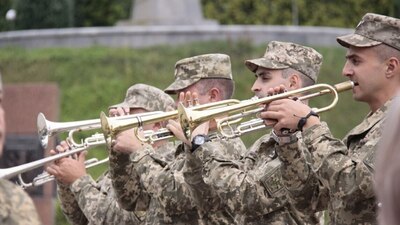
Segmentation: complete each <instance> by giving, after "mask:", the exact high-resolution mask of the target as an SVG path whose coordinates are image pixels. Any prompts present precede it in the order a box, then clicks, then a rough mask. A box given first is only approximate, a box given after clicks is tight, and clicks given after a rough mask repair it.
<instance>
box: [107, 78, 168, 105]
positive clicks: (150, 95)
mask: <svg viewBox="0 0 400 225" xmlns="http://www.w3.org/2000/svg"><path fill="white" fill-rule="evenodd" d="M118 106H125V107H129V108H143V109H145V110H147V111H149V112H153V111H170V110H173V109H174V108H175V102H174V100H173V99H172V98H171V97H170V96H169V95H167V94H165V93H164V92H163V91H162V90H160V89H158V88H155V87H153V86H150V85H146V84H135V85H133V86H131V87H130V88H129V89H128V90H127V92H126V96H125V100H124V101H123V102H122V103H120V104H117V105H114V106H111V107H118Z"/></svg>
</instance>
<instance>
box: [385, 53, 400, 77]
mask: <svg viewBox="0 0 400 225" xmlns="http://www.w3.org/2000/svg"><path fill="white" fill-rule="evenodd" d="M399 66H400V62H399V59H398V58H396V57H391V58H389V59H388V60H387V62H386V71H385V75H386V77H387V78H391V77H393V76H394V75H395V74H399V72H400V67H399Z"/></svg>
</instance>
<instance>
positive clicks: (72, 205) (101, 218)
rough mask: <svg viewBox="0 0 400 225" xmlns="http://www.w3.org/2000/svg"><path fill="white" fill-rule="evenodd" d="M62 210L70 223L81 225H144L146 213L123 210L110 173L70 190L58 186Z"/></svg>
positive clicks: (83, 179) (87, 178)
mask: <svg viewBox="0 0 400 225" xmlns="http://www.w3.org/2000/svg"><path fill="white" fill-rule="evenodd" d="M58 196H59V198H60V201H61V208H62V211H63V213H64V215H65V216H66V217H67V218H68V220H69V222H70V223H72V224H75V225H78V224H96V225H97V224H142V223H141V221H142V220H144V213H145V209H142V210H140V209H138V210H136V211H135V212H128V211H125V210H123V209H122V208H120V207H119V205H118V204H117V201H116V198H115V193H114V191H113V189H112V185H111V179H110V177H109V174H108V172H106V173H104V174H103V175H102V176H101V177H99V179H98V180H97V182H96V181H94V180H93V179H92V178H91V177H90V176H89V175H85V176H83V177H81V178H79V179H77V180H76V181H75V182H74V183H72V184H71V185H70V186H69V187H68V186H66V185H62V184H59V185H58Z"/></svg>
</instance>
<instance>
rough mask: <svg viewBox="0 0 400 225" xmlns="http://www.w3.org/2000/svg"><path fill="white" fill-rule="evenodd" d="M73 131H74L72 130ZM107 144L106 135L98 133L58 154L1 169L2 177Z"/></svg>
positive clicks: (10, 176)
mask: <svg viewBox="0 0 400 225" xmlns="http://www.w3.org/2000/svg"><path fill="white" fill-rule="evenodd" d="M71 133H73V132H71ZM102 144H105V140H104V136H103V135H102V134H99V133H96V134H94V135H92V136H90V137H88V138H86V139H85V140H84V142H83V143H82V144H79V145H76V144H75V146H71V148H72V149H71V150H70V151H67V152H63V153H59V154H57V155H53V156H48V157H46V158H43V159H39V160H36V161H33V162H29V163H25V164H22V165H19V166H14V167H10V168H5V169H0V178H4V179H9V178H12V177H14V176H17V175H21V174H22V173H25V172H28V171H30V170H33V169H36V168H38V167H41V166H44V165H46V164H47V163H50V162H53V161H56V160H59V159H61V158H64V157H69V156H72V155H74V154H78V153H80V152H82V151H85V150H87V149H89V148H91V147H94V146H97V145H102Z"/></svg>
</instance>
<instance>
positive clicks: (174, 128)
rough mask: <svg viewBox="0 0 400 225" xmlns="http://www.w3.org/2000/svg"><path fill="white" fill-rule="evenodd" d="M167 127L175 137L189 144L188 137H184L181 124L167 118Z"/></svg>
mask: <svg viewBox="0 0 400 225" xmlns="http://www.w3.org/2000/svg"><path fill="white" fill-rule="evenodd" d="M166 127H167V129H168V130H170V131H171V132H172V133H173V134H174V136H175V137H176V139H178V140H180V141H182V142H183V143H185V144H187V145H191V143H190V141H189V139H188V138H186V135H185V133H184V132H183V130H182V127H181V124H180V123H179V122H177V121H175V120H168V124H167V126H166Z"/></svg>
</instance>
